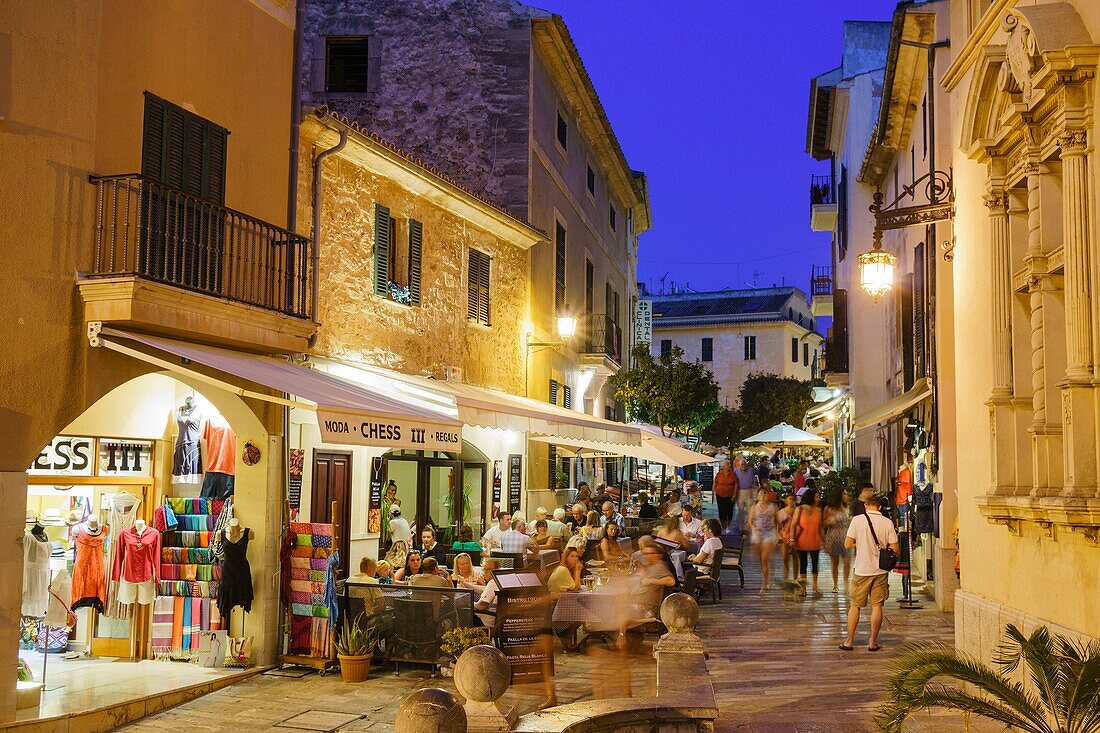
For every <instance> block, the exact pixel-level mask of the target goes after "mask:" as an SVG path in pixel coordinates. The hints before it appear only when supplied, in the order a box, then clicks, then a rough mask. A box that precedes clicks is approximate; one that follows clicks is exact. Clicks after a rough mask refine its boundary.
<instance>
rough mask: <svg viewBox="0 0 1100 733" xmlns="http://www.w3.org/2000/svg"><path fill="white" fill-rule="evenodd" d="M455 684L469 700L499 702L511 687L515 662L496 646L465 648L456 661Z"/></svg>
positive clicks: (483, 645) (486, 645) (482, 645)
mask: <svg viewBox="0 0 1100 733" xmlns="http://www.w3.org/2000/svg"><path fill="white" fill-rule="evenodd" d="M454 680H455V687H457V688H458V691H459V692H460V693H461V694H462V696H463V697H465V698H466V699H467V700H473V701H474V702H496V701H497V700H499V699H500V698H501V697H503V696H504V693H505V692H507V691H508V686H509V685H510V684H511V680H512V665H511V664H509V663H508V657H506V656H504V653H503V652H502V651H500V650H499V649H497V648H496V647H494V646H489V645H488V644H481V645H480V646H474V647H470V648H469V649H467V650H466V651H464V652H462V655H461V656H460V657H459V658H458V662H456V663H455V676H454Z"/></svg>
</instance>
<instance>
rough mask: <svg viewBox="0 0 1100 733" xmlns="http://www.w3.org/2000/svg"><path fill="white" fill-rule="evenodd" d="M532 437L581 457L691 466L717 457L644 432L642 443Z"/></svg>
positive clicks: (542, 436) (547, 436)
mask: <svg viewBox="0 0 1100 733" xmlns="http://www.w3.org/2000/svg"><path fill="white" fill-rule="evenodd" d="M531 440H535V441H538V442H540V443H551V444H553V445H556V446H559V447H563V448H564V449H566V450H568V451H570V452H572V453H573V455H577V456H582V457H599V456H630V457H631V458H638V459H640V460H643V461H650V462H652V463H663V464H664V465H666V466H692V465H694V464H696V463H710V462H712V461H713V460H714V459H713V458H711V457H710V456H708V455H706V454H705V453H696V452H695V451H690V450H688V449H687V448H684V447H682V446H680V444H679V443H677V442H676V441H675V440H673V439H671V438H665V437H662V436H651V435H648V434H646V433H645V432H643V433H642V444H641V445H621V444H614V443H602V442H599V441H595V440H579V439H574V438H562V437H559V436H553V435H532V436H531Z"/></svg>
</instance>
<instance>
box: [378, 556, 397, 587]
mask: <svg viewBox="0 0 1100 733" xmlns="http://www.w3.org/2000/svg"><path fill="white" fill-rule="evenodd" d="M374 577H375V578H377V579H378V584H379V585H390V584H391V583H393V566H392V565H390V564H389V563H388V562H387V561H385V560H379V561H378V565H377V567H375V570H374Z"/></svg>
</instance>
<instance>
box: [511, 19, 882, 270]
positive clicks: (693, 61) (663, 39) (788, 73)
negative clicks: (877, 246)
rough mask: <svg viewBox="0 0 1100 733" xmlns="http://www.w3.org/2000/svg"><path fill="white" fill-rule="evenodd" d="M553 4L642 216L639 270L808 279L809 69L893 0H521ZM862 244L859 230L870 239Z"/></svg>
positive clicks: (819, 242) (833, 57)
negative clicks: (640, 192)
mask: <svg viewBox="0 0 1100 733" xmlns="http://www.w3.org/2000/svg"><path fill="white" fill-rule="evenodd" d="M527 1H528V2H530V4H532V5H535V6H537V7H540V8H543V9H545V10H549V11H551V12H554V13H557V14H559V15H561V16H562V17H563V18H564V19H565V22H566V25H568V27H569V31H570V33H571V34H572V35H573V39H574V40H575V42H576V44H577V47H578V48H579V49H580V52H581V56H582V57H583V59H584V62H585V66H586V67H587V69H588V72H589V75H590V76H591V77H592V80H593V82H594V83H595V85H596V90H597V92H599V95H600V98H601V100H602V101H603V104H604V106H605V107H606V108H607V112H608V115H609V117H610V119H611V123H612V125H613V126H614V127H615V131H616V134H617V135H618V137H619V142H620V143H621V144H622V147H623V151H624V152H625V153H626V158H627V161H628V162H629V163H630V165H631V167H633V168H636V169H639V170H643V171H645V173H646V174H647V175H648V177H649V190H650V198H651V202H652V207H653V222H654V225H653V229H651V230H650V231H649V232H648V233H647V234H645V235H644V236H643V237H642V239H641V255H640V258H639V259H640V264H639V268H638V278H639V280H641V281H643V282H645V283H647V285H649V287H650V288H651V290H652V289H655V288H659V281H660V278H661V276H662V275H665V274H666V273H667V275H668V277H667V279H668V280H672V281H676V282H677V283H680V284H686V283H690V285H691V287H692V288H693V289H695V290H709V289H719V288H725V287H747V285H746V283H748V284H749V285H752V284H753V283H754V281H755V283H756V284H757V285H758V286H760V287H765V286H768V285H771V284H772V283H775V284H779V283H782V282H784V281H785V282H786V283H787V284H788V285H792V284H793V285H797V286H799V287H801V288H802V289H803V290H806V289H807V287H808V281H809V278H810V266H811V265H812V264H828V263H829V259H830V256H829V246H830V239H829V235H827V234H815V233H814V232H811V231H810V213H809V185H810V175H811V174H812V173H815V172H822V171H823V170H824V168H825V166H826V165H827V164H826V163H824V162H817V161H815V160H813V159H812V158H810V157H809V156H808V155H807V154H806V153H805V147H806V111H807V108H808V104H809V88H810V77H811V76H815V75H817V74H820V73H822V72H824V71H827V70H829V69H831V68H833V67H835V66H838V65H839V64H840V54H841V45H840V44H841V37H842V26H841V24H842V22H843V21H844V20H890V17H891V14H892V12H893V10H894V7H895V3H894V2H891V0H842V1H836V0H787V1H785V2H753V1H752V0H705V1H703V0H527ZM868 244H870V243H868Z"/></svg>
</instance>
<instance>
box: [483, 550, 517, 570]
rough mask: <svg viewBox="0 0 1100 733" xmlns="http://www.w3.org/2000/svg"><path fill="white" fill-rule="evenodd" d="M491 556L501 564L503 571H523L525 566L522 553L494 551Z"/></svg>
mask: <svg viewBox="0 0 1100 733" xmlns="http://www.w3.org/2000/svg"><path fill="white" fill-rule="evenodd" d="M489 556H490V557H494V558H496V559H497V560H498V561H499V562H500V569H501V570H522V569H523V567H524V565H525V562H524V555H523V553H522V552H503V551H501V550H493V551H492V552H490V553H489Z"/></svg>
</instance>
